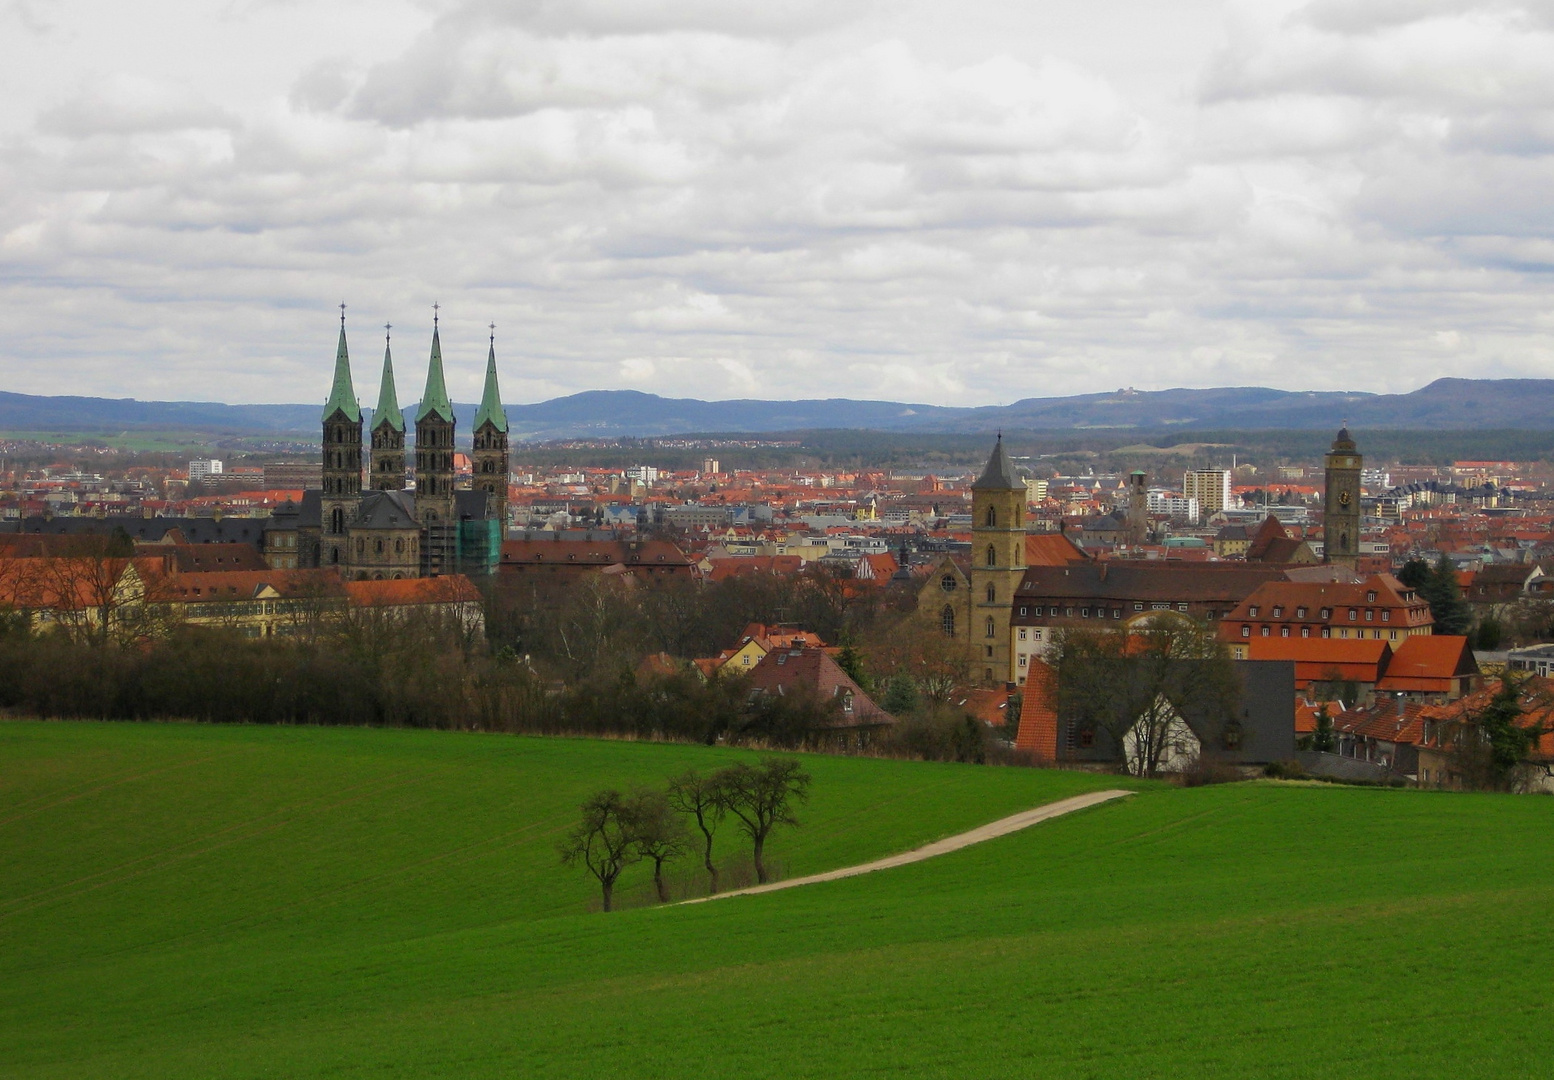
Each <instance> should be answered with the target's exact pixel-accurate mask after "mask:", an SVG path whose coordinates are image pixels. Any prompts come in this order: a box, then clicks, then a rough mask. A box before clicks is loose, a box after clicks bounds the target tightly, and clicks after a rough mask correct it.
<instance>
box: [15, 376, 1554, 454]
mask: <svg viewBox="0 0 1554 1080" xmlns="http://www.w3.org/2000/svg"><path fill="white" fill-rule="evenodd" d="M476 407H477V406H476V405H475V404H473V403H456V404H455V406H454V410H455V412H456V414H457V416H458V420H459V425H460V427H462V428H464V429H466V430H467V429H468V425H469V422H470V419H471V418H472V417H473V416H474V414H475V410H476ZM414 408H415V405H414V404H407V405H406V406H405V411H406V412H407V413H408V412H410V411H411V410H413V409H414ZM319 410H320V406H318V405H226V404H221V403H219V402H202V401H139V400H136V399H134V398H95V397H70V396H64V397H45V396H37V395H31V394H14V393H6V392H0V430H4V431H48V432H61V433H65V432H69V433H99V432H121V431H132V430H154V429H161V430H165V429H179V430H196V431H209V432H218V433H225V434H244V435H271V436H285V435H300V436H312V435H316V433H317V429H318V424H319ZM507 416H508V422H509V424H510V426H511V430H512V434H513V437H514V438H515V439H521V440H526V441H539V440H545V439H567V438H599V439H608V438H623V437H654V436H670V435H687V434H707V433H714V432H715V433H719V434H767V433H778V432H789V431H815V430H825V429H830V430H873V431H891V432H914V431H916V432H923V433H935V434H976V433H982V432H992V431H995V430H1000V429H1002V430H1006V431H1062V430H1088V429H1116V428H1137V429H1140V430H1154V431H1160V430H1169V429H1172V428H1178V429H1186V428H1189V427H1192V428H1199V429H1202V428H1214V429H1222V430H1246V431H1257V430H1286V431H1309V430H1326V429H1328V428H1337V427H1338V426H1339V424H1341V423H1343V422H1345V421H1347V422H1348V423H1349V424H1351V425H1354V426H1356V427H1364V428H1373V429H1374V428H1393V429H1432V430H1440V429H1452V430H1489V429H1534V430H1536V429H1546V428H1548V427H1550V426H1551V418H1554V379H1456V378H1445V379H1437V380H1435V381H1434V382H1432V383H1430V384H1429V385H1427V386H1423V387H1421V388H1419V389H1418V390H1414V391H1412V392H1410V393H1407V394H1369V393H1358V392H1344V391H1292V390H1273V389H1269V388H1266V387H1221V388H1215V389H1207V390H1192V389H1174V390H1131V389H1126V390H1117V391H1113V392H1110V393H1099V394H1078V395H1073V396H1069V397H1052V398H1025V399H1022V400H1020V401H1016V402H1014V403H1013V404H1011V405H984V406H967V407H957V406H946V405H925V404H917V403H908V402H897V401H860V400H854V399H849V398H824V399H807V400H799V401H762V400H755V399H736V400H729V401H702V400H699V399H696V398H666V397H660V396H659V395H657V394H649V393H643V392H642V391H638V390H588V391H584V392H582V393H578V394H571V395H568V396H566V397H559V398H553V399H551V400H549V401H543V402H538V403H535V404H528V405H509V406H508V407H507Z"/></svg>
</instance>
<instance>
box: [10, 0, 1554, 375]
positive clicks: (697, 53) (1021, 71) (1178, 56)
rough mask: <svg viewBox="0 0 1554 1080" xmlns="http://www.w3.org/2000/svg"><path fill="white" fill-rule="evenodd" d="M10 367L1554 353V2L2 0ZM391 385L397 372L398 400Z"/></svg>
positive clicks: (1429, 357) (740, 368) (668, 368)
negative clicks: (341, 327)
mask: <svg viewBox="0 0 1554 1080" xmlns="http://www.w3.org/2000/svg"><path fill="white" fill-rule="evenodd" d="M0 41H4V42H5V44H6V48H5V55H6V63H5V65H4V66H3V67H0V372H3V377H0V389H4V390H13V391H23V392H30V393H49V394H59V393H86V394H101V395H109V396H135V397H142V398H170V399H203V400H225V401H308V400H312V399H315V398H316V399H319V400H322V399H323V397H324V396H326V394H327V390H328V386H327V383H328V370H327V369H328V367H329V365H330V363H331V362H332V358H333V355H334V337H335V326H336V323H335V320H336V319H337V317H338V311H337V309H336V307H335V305H337V304H338V303H339V302H340V301H341V300H342V299H343V300H345V301H346V302H347V303H348V304H349V308H348V316H349V319H350V323H349V328H350V333H351V343H352V352H353V357H354V359H355V362H356V373H357V384H358V391H359V393H360V394H361V395H362V397H363V398H364V399H365V398H370V397H372V396H374V395H375V393H376V384H377V379H376V365H377V363H378V362H379V361H380V358H381V356H382V333H383V331H382V329H381V327H382V324H383V323H384V322H387V321H392V322H393V323H394V327H395V329H394V341H395V354H396V358H397V365H396V366H397V367H398V369H399V371H400V372H401V373H402V377H401V395H402V397H403V398H405V399H406V400H408V399H412V398H414V397H416V396H417V395H418V393H419V390H420V381H421V378H422V376H423V372H424V366H423V365H424V357H425V354H426V345H427V340H428V337H429V334H430V321H431V305H432V302H433V301H434V300H435V301H439V302H440V303H441V304H442V312H443V322H442V325H443V332H444V333H443V340H444V350H445V355H446V356H447V358H448V362H449V381H450V384H451V389H452V390H453V391H454V394H455V396H456V397H460V398H464V399H469V398H473V397H475V396H477V395H478V386H479V378H480V369H481V361H482V360H483V357H484V352H485V335H486V330H485V326H486V324H487V323H488V322H491V321H495V322H496V324H497V335H498V336H497V345H498V355H499V357H500V358H501V361H502V365H503V384H504V390H505V395H506V397H507V398H508V400H509V401H534V400H538V399H542V398H546V397H550V396H554V395H557V394H562V393H568V392H572V391H576V390H584V389H597V388H634V389H641V390H649V391H654V392H658V393H665V394H673V395H686V396H696V397H705V398H727V397H764V398H786V397H811V396H850V397H872V398H891V399H907V400H915V401H929V402H936V403H944V404H987V403H999V402H1008V401H1013V400H1015V399H1018V398H1022V397H1031V396H1047V395H1053V394H1067V393H1078V392H1086V391H1095V390H1110V389H1115V388H1117V387H1119V386H1124V385H1130V386H1136V387H1140V388H1162V387H1168V386H1215V385H1232V384H1235V385H1240V384H1260V385H1270V386H1279V387H1286V388H1291V389H1304V388H1312V389H1339V388H1359V389H1366V390H1378V391H1381V390H1388V391H1405V390H1410V389H1413V388H1415V387H1417V386H1420V385H1422V384H1424V383H1425V382H1428V381H1429V380H1430V379H1433V378H1436V377H1438V376H1442V375H1481V376H1528V375H1531V376H1550V375H1554V290H1551V285H1554V0H1526V2H1520V3H1518V2H1506V3H1494V2H1490V3H1479V4H1472V3H1459V2H1453V0H1317V2H1309V3H1308V2H1286V0H1253V2H1235V3H1229V4H1226V3H1219V2H1205V0H1172V2H1171V3H1161V2H1159V0H1117V2H1107V0H998V2H994V0H980V2H979V0H959V2H957V3H944V2H943V0H933V2H928V0H921V2H919V0H876V2H869V0H860V2H857V3H847V2H845V0H762V2H760V3H737V2H733V0H371V2H365V0H362V2H324V0H307V2H304V0H214V2H212V0H205V2H199V0H136V2H135V3H124V2H123V0H119V2H108V0H0ZM369 403H370V402H369Z"/></svg>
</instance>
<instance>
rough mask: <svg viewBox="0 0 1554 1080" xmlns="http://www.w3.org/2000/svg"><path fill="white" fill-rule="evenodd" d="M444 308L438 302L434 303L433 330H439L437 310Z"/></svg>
mask: <svg viewBox="0 0 1554 1080" xmlns="http://www.w3.org/2000/svg"><path fill="white" fill-rule="evenodd" d="M440 307H442V305H441V304H439V303H438V302H437V301H435V300H433V301H432V329H433V330H435V329H437V309H438V308H440Z"/></svg>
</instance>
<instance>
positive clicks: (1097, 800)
mask: <svg viewBox="0 0 1554 1080" xmlns="http://www.w3.org/2000/svg"><path fill="white" fill-rule="evenodd" d="M1132 794H1133V792H1131V791H1121V790H1116V789H1113V790H1108V791H1092V792H1089V793H1088V794H1085V795H1075V796H1074V797H1073V798H1071V799H1059V800H1058V801H1057V802H1055V803H1048V804H1047V805H1045V806H1038V807H1036V808H1035V809H1034V810H1022V811H1020V812H1019V813H1018V814H1010V815H1009V816H1008V817H1006V818H999V819H998V820H997V821H991V822H989V823H988V824H986V825H983V826H981V827H979V828H975V829H972V830H971V831H970V832H963V833H958V834H956V835H955V836H947V837H945V838H944V839H943V840H935V841H934V842H933V843H931V844H924V845H923V846H922V847H920V848H914V849H913V850H911V851H904V852H902V853H901V854H900V855H889V856H887V857H885V858H883V859H875V860H874V861H873V862H866V863H860V864H859V865H857V866H844V867H842V869H840V870H828V871H826V872H825V873H824V874H811V875H810V876H809V877H801V878H793V879H792V880H790V881H774V882H772V883H771V884H769V885H753V886H751V887H750V888H748V889H735V890H733V891H732V892H726V893H718V894H717V895H716V896H702V897H698V898H697V899H695V900H686V901H684V902H685V903H687V904H701V903H705V902H706V901H708V900H725V899H727V898H728V897H730V896H748V895H750V894H751V893H764V892H776V891H777V890H778V889H791V888H794V887H795V886H798V885H813V884H814V883H815V882H817V881H837V880H840V879H841V878H850V877H857V876H858V875H859V874H872V873H873V872H874V871H876V870H889V869H890V868H891V867H893V866H906V865H908V864H910V863H915V862H922V861H923V860H924V859H931V858H933V857H934V856H935V855H947V854H949V853H950V852H952V851H959V850H960V849H961V848H964V847H970V846H971V845H972V844H980V843H982V841H984V840H992V839H995V838H997V837H1000V836H1006V835H1008V834H1009V833H1012V832H1018V831H1020V830H1021V829H1024V828H1026V827H1027V826H1030V825H1035V824H1036V823H1037V822H1039V821H1047V820H1049V819H1051V818H1055V817H1062V816H1063V815H1064V814H1072V813H1073V812H1074V811H1075V810H1083V809H1084V808H1085V807H1087V806H1098V805H1099V804H1101V803H1103V802H1110V801H1111V800H1113V799H1120V798H1122V797H1123V796H1125V795H1132Z"/></svg>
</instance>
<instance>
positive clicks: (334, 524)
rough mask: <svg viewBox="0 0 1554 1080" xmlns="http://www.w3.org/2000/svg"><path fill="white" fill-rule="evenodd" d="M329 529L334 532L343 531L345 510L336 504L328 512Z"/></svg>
mask: <svg viewBox="0 0 1554 1080" xmlns="http://www.w3.org/2000/svg"><path fill="white" fill-rule="evenodd" d="M329 531H330V532H332V533H336V534H338V533H343V532H344V531H345V511H344V510H342V509H340V508H339V507H338V506H337V507H335V508H334V510H333V511H331V512H330V515H329Z"/></svg>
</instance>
